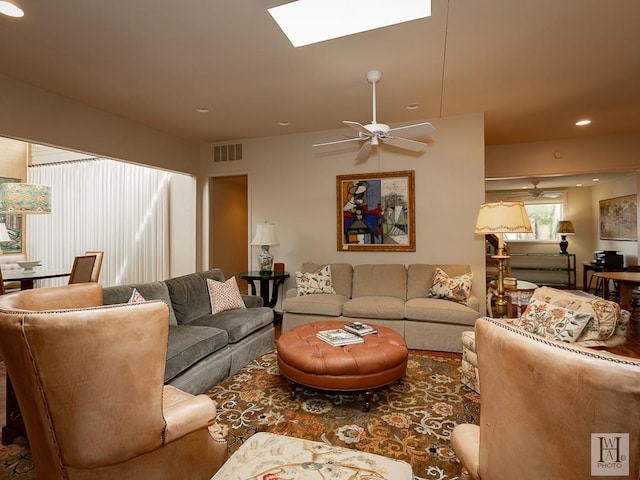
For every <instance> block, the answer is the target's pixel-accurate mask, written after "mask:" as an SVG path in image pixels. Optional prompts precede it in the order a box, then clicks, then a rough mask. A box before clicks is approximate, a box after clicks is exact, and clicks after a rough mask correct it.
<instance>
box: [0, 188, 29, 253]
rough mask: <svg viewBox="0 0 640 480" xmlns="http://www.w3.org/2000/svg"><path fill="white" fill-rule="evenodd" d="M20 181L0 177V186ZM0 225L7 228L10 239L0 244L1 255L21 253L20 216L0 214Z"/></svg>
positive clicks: (22, 236) (21, 232) (22, 235)
mask: <svg viewBox="0 0 640 480" xmlns="http://www.w3.org/2000/svg"><path fill="white" fill-rule="evenodd" d="M21 181H22V180H20V179H19V178H8V177H0V184H2V183H20V182H21ZM0 223H4V224H5V225H6V226H7V232H8V233H9V237H10V238H11V240H10V241H9V242H0V248H2V253H22V252H23V247H24V246H23V240H24V232H23V223H22V215H6V214H4V213H0Z"/></svg>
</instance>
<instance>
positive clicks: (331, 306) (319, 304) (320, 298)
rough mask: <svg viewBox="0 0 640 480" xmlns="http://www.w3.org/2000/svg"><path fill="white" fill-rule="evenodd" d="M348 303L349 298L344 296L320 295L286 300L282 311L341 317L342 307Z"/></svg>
mask: <svg viewBox="0 0 640 480" xmlns="http://www.w3.org/2000/svg"><path fill="white" fill-rule="evenodd" d="M347 301H349V298H348V297H345V296H344V295H340V294H337V293H336V294H325V293H319V294H314V295H303V296H302V297H288V298H285V299H284V302H282V309H283V310H284V311H285V312H289V313H303V314H308V315H327V316H330V317H339V316H340V315H341V314H342V305H344V303H345V302H347Z"/></svg>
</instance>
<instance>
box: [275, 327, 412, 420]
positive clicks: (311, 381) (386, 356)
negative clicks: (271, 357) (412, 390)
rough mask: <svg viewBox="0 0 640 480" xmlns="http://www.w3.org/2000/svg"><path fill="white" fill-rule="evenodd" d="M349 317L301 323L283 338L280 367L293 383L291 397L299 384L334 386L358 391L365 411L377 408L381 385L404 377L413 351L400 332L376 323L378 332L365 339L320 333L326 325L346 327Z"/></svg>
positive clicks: (280, 350) (326, 328)
mask: <svg viewBox="0 0 640 480" xmlns="http://www.w3.org/2000/svg"><path fill="white" fill-rule="evenodd" d="M344 324H345V322H338V321H327V322H312V323H307V324H304V325H299V326H297V327H294V328H292V329H291V330H289V331H288V332H287V333H284V334H283V335H282V336H281V337H280V338H279V339H278V341H277V344H276V347H277V350H278V368H279V369H280V372H281V373H282V374H283V375H284V376H285V377H287V378H288V379H289V381H290V382H291V398H292V399H293V398H295V395H296V387H297V385H304V386H306V387H311V388H319V389H322V390H332V391H358V392H362V393H363V396H364V408H363V410H364V411H368V410H369V408H370V407H371V398H372V397H373V391H374V389H376V388H379V387H383V386H385V385H389V384H390V383H393V382H395V381H396V380H398V379H400V378H402V376H403V375H404V373H405V371H406V369H407V358H408V355H409V351H408V349H407V345H406V343H405V341H404V339H403V338H402V336H401V335H400V334H398V333H397V332H395V331H393V330H392V329H390V328H387V327H381V326H377V325H374V328H376V329H377V330H378V333H377V334H375V333H374V334H372V335H366V336H364V337H363V339H364V343H357V344H354V345H345V346H342V347H334V346H333V345H329V344H328V343H325V342H323V341H322V340H320V339H319V338H317V337H316V332H319V331H320V330H332V329H335V328H343V327H344Z"/></svg>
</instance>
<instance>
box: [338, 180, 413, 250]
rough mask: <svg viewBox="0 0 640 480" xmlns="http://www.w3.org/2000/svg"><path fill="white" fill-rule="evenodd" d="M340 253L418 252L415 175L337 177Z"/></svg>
mask: <svg viewBox="0 0 640 480" xmlns="http://www.w3.org/2000/svg"><path fill="white" fill-rule="evenodd" d="M336 211H337V248H338V250H340V251H349V250H351V251H373V252H376V251H380V252H415V250H416V233H415V172H414V171H413V170H408V171H403V172H385V173H364V174H353V175H338V176H336Z"/></svg>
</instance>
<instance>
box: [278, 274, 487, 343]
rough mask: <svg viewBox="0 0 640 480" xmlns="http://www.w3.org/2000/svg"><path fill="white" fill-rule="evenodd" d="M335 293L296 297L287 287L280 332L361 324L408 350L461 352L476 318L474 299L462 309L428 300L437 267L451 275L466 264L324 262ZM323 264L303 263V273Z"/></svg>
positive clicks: (476, 308)
mask: <svg viewBox="0 0 640 480" xmlns="http://www.w3.org/2000/svg"><path fill="white" fill-rule="evenodd" d="M329 266H330V270H331V283H332V285H333V288H334V290H335V292H336V293H335V294H328V293H320V294H309V295H302V296H298V295H297V289H295V288H294V289H290V290H288V291H287V292H286V296H285V299H284V302H283V305H282V308H283V320H282V332H283V333H285V332H287V331H288V330H290V329H291V328H293V327H295V326H297V325H302V324H304V323H309V322H314V321H323V320H340V321H344V322H345V323H348V322H352V321H360V322H363V323H372V324H376V325H381V326H385V327H389V328H392V329H393V330H395V331H396V332H398V333H400V334H401V335H402V336H403V337H404V339H405V341H406V342H407V346H408V347H409V348H413V349H424V350H436V351H445V352H461V351H462V343H461V340H460V338H461V334H462V332H463V331H465V330H469V329H470V328H473V325H474V323H475V321H476V319H477V318H479V317H480V313H479V309H480V307H479V301H478V299H477V298H476V297H475V296H470V297H469V298H468V299H467V302H466V305H465V304H463V303H458V302H454V301H450V300H443V299H439V298H427V293H428V291H429V288H430V287H431V282H432V279H433V277H434V273H435V271H436V267H439V268H441V269H442V270H444V271H445V272H446V273H447V274H448V275H449V276H451V277H455V276H458V275H462V274H465V273H469V272H470V269H469V266H468V265H457V264H450V265H426V264H413V265H408V266H405V265H400V264H389V265H384V264H369V265H355V266H352V265H351V264H348V263H332V264H329ZM322 267H323V265H318V264H315V263H304V264H303V266H302V269H301V271H302V272H316V271H319V270H320V269H321V268H322Z"/></svg>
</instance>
